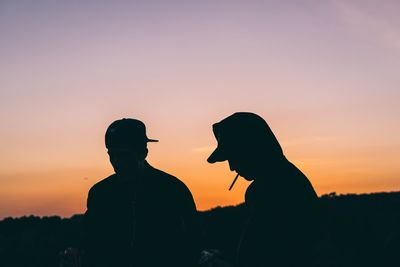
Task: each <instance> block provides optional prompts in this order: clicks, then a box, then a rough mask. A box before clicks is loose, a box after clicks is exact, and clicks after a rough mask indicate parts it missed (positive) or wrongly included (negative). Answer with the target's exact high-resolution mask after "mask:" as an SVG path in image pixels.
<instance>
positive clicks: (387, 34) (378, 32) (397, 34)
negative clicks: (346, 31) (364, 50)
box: [332, 1, 400, 51]
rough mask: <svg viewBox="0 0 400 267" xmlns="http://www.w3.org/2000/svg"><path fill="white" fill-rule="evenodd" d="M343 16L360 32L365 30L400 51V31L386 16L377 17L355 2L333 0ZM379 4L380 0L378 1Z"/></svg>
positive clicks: (374, 37)
mask: <svg viewBox="0 0 400 267" xmlns="http://www.w3.org/2000/svg"><path fill="white" fill-rule="evenodd" d="M332 3H333V5H334V7H335V8H336V9H337V11H338V12H339V14H340V16H341V18H342V19H343V20H344V21H345V22H346V23H347V24H348V25H349V26H351V27H354V28H355V29H356V30H357V31H358V32H364V33H366V34H368V35H370V36H371V39H374V40H380V42H381V43H383V44H384V45H385V46H390V47H392V48H395V49H396V50H397V51H400V31H399V29H398V27H395V26H394V25H392V24H391V23H390V22H389V21H388V20H387V19H386V18H382V17H377V16H374V15H373V14H370V13H368V12H366V11H365V10H363V9H361V8H359V7H357V6H356V5H355V4H354V2H351V3H350V2H349V1H332ZM377 4H378V2H377Z"/></svg>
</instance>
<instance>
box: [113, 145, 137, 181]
mask: <svg viewBox="0 0 400 267" xmlns="http://www.w3.org/2000/svg"><path fill="white" fill-rule="evenodd" d="M107 153H108V156H109V158H110V162H111V165H112V166H113V168H114V171H115V173H117V174H121V175H129V174H134V173H136V172H137V171H138V169H139V162H141V161H143V157H142V156H140V154H139V153H138V152H137V151H135V150H133V149H126V148H109V149H108V151H107Z"/></svg>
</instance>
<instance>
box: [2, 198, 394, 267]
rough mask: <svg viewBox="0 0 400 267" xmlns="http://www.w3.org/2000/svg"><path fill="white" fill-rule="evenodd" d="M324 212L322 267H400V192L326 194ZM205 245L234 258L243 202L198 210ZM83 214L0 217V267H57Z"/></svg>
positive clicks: (78, 234)
mask: <svg viewBox="0 0 400 267" xmlns="http://www.w3.org/2000/svg"><path fill="white" fill-rule="evenodd" d="M320 199H321V202H322V204H323V207H324V210H326V212H327V214H328V216H327V218H326V219H325V220H326V222H325V227H324V229H325V230H324V237H323V238H322V239H321V242H320V244H319V246H318V254H317V255H318V256H317V257H318V262H320V266H345V267H347V266H352V267H353V266H363V267H366V266H400V192H392V193H374V194H363V195H336V194H334V193H332V194H328V195H324V196H322V197H321V198H320ZM200 217H201V222H202V230H203V237H204V243H205V245H204V246H205V247H207V248H218V249H219V250H220V251H221V253H222V255H223V257H225V258H226V259H228V260H229V259H231V258H232V257H233V254H234V251H235V248H236V245H235V244H237V242H238V239H239V236H240V229H241V224H242V223H243V221H244V220H245V219H246V211H245V208H244V206H243V205H238V206H235V207H223V208H221V207H218V208H215V209H212V210H209V211H205V212H201V213H200ZM81 222H82V215H74V216H72V217H71V218H68V219H66V218H60V217H58V216H52V217H37V216H29V217H21V218H5V219H4V220H2V221H0V266H4V267H11V266H29V267H36V266H37V267H47V266H59V261H60V256H59V253H60V252H61V251H63V250H64V249H65V248H68V247H75V248H76V247H78V248H79V247H80V246H81V242H82V229H81Z"/></svg>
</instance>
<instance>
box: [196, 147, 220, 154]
mask: <svg viewBox="0 0 400 267" xmlns="http://www.w3.org/2000/svg"><path fill="white" fill-rule="evenodd" d="M214 149H215V146H203V147H196V148H193V150H192V151H193V152H194V153H201V154H203V153H211V152H212V151H214Z"/></svg>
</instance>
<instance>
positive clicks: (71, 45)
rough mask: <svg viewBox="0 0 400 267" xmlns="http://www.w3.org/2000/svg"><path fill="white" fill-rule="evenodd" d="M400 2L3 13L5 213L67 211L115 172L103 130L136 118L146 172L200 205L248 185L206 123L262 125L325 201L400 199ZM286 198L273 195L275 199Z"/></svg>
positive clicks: (51, 6)
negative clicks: (246, 115)
mask: <svg viewBox="0 0 400 267" xmlns="http://www.w3.org/2000/svg"><path fill="white" fill-rule="evenodd" d="M398 10H400V2H399V1H386V2H385V4H382V3H378V1H375V2H374V1H349V0H337V1H278V0H277V1H229V0H221V1H182V3H179V4H178V3H177V2H175V1H172V2H171V1H161V0H156V1H155V2H153V1H123V2H119V3H114V1H101V2H97V1H73V2H71V1H50V0H42V1H11V0H3V1H1V2H0V34H1V37H2V39H1V44H0V46H1V49H0V58H1V60H0V73H1V75H0V121H1V136H0V137H1V138H0V147H1V152H2V153H0V218H4V217H7V216H23V215H29V214H34V215H61V216H67V217H68V216H71V215H72V214H75V213H83V212H84V211H85V205H86V197H87V192H88V190H89V188H90V187H91V186H92V185H93V184H95V183H96V182H97V181H99V180H101V179H103V178H105V177H107V176H108V175H110V174H112V172H113V171H112V168H111V166H110V164H109V162H108V158H107V154H106V151H105V148H104V140H103V139H104V132H105V129H106V128H107V126H108V125H109V124H110V123H111V122H112V121H114V120H116V119H120V118H123V117H132V118H137V119H140V120H142V121H143V122H144V123H145V124H146V127H147V130H148V136H149V137H150V138H155V139H159V140H160V142H159V143H157V144H149V151H150V152H149V157H148V161H149V162H150V163H151V164H152V165H154V167H156V168H159V169H161V170H163V171H166V172H168V173H170V174H172V175H175V176H177V177H178V178H180V179H181V180H182V181H183V182H184V183H185V184H186V185H187V186H188V187H189V189H190V190H191V192H192V194H193V196H194V199H195V201H196V204H197V207H198V209H199V210H206V209H209V208H212V207H215V206H225V205H234V204H238V203H241V202H243V198H244V192H245V190H246V187H247V185H248V183H247V182H246V181H244V179H239V181H238V182H237V184H236V185H235V187H234V189H233V191H228V187H229V185H230V183H231V182H232V179H233V178H234V176H235V174H234V173H232V172H230V171H229V167H228V165H227V164H226V163H216V164H213V165H211V164H208V163H207V162H206V159H207V157H208V155H209V153H210V152H211V151H212V149H213V148H214V146H215V145H216V141H215V139H214V136H213V134H212V130H211V126H212V124H213V123H215V122H217V121H220V120H221V119H223V118H224V117H226V116H229V115H231V114H232V113H233V112H237V111H250V112H254V113H257V114H259V115H261V116H262V117H263V118H264V119H265V120H266V121H267V122H268V124H269V125H270V127H271V129H272V130H273V132H274V133H275V134H276V136H277V139H278V140H279V142H280V143H281V145H282V147H283V149H284V152H285V155H286V157H287V158H288V159H289V160H290V161H291V162H293V163H294V164H295V165H296V166H298V167H299V169H300V170H302V171H303V172H304V173H305V174H306V176H307V177H308V178H309V179H310V181H311V182H312V184H313V186H314V188H315V190H316V192H317V193H318V195H322V194H325V193H329V192H337V193H364V192H365V193H369V192H379V191H398V190H400V182H399V181H400V180H399V178H400V164H399V163H398V161H399V159H400V124H399V118H398V117H399V114H400V105H399V103H398V102H399V99H400V90H399V88H400V79H399V77H400V76H399V70H400V30H399V29H400V16H398ZM284 193H285V192H284V190H283V192H282V194H284Z"/></svg>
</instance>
